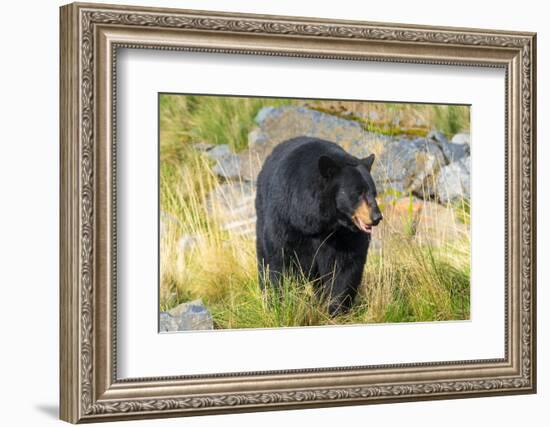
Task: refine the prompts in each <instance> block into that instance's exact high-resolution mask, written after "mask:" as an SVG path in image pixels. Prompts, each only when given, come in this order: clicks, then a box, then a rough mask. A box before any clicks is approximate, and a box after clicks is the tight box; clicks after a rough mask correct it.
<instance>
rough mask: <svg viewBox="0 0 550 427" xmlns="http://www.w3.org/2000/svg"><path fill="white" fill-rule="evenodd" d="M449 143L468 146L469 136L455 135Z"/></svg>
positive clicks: (467, 134) (466, 134)
mask: <svg viewBox="0 0 550 427" xmlns="http://www.w3.org/2000/svg"><path fill="white" fill-rule="evenodd" d="M451 142H452V143H453V144H468V145H470V134H469V133H465V132H462V133H457V134H456V135H455V136H453V138H452V139H451Z"/></svg>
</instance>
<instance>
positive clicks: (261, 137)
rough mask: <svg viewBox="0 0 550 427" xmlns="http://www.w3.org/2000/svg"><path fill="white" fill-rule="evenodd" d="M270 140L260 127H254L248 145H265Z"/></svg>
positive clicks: (249, 135) (249, 134)
mask: <svg viewBox="0 0 550 427" xmlns="http://www.w3.org/2000/svg"><path fill="white" fill-rule="evenodd" d="M268 142H269V138H268V136H267V135H266V134H265V133H263V132H262V130H261V129H260V128H254V129H252V130H251V131H250V132H249V133H248V146H249V147H253V146H255V145H264V144H267V143H268Z"/></svg>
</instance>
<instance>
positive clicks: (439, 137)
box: [426, 130, 449, 144]
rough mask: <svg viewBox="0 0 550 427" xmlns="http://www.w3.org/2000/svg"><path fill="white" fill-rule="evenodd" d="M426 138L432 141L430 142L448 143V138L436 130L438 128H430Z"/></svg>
mask: <svg viewBox="0 0 550 427" xmlns="http://www.w3.org/2000/svg"><path fill="white" fill-rule="evenodd" d="M426 139H427V140H429V141H432V142H435V143H437V144H441V143H445V144H446V143H448V142H449V140H448V139H447V137H446V136H445V134H444V133H443V132H441V131H438V130H432V131H430V132H429V133H428V135H427V136H426Z"/></svg>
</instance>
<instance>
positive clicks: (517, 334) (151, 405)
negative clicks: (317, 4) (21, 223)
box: [60, 3, 536, 423]
mask: <svg viewBox="0 0 550 427" xmlns="http://www.w3.org/2000/svg"><path fill="white" fill-rule="evenodd" d="M60 13H61V15H60V22H61V37H60V43H61V45H60V52H61V63H60V74H61V75H60V109H61V112H60V136H61V177H60V179H61V205H60V211H61V218H60V230H61V231H60V233H61V235H60V263H61V264H60V273H61V274H60V277H61V279H60V385H61V396H60V408H61V410H60V416H61V419H63V420H65V421H69V422H72V423H78V422H93V421H111V420H122V419H137V418H155V417H169V416H186V415H201V414H216V413H228V412H246V411H259V410H281V409H290V408H308V407H309V408H311V407H322V406H331V405H357V404H370V403H384V402H400V401H412V400H429V399H443V398H463V397H477V396H488V395H501V394H521V393H534V392H535V391H536V317H535V316H536V182H535V177H536V126H535V123H536V116H535V105H536V101H535V94H536V35H535V34H533V33H519V32H507V31H493V30H479V29H462V28H460V29H459V28H444V27H424V26H412V25H401V24H381V23H368V22H354V21H330V20H322V19H313V18H295V17H281V16H263V15H244V14H231V13H217V12H198V11H187V10H174V9H160V8H143V7H126V6H112V5H98V4H80V3H75V4H70V5H67V6H63V7H62V8H61V11H60ZM120 48H126V49H159V50H174V51H195V52H204V53H208V52H212V53H227V54H235V53H238V54H246V55H266V56H289V57H304V58H317V59H320V60H324V59H342V60H355V61H365V60H369V61H381V62H394V63H409V64H442V65H448V66H459V65H460V66H480V67H497V68H502V69H504V71H505V74H506V88H505V91H503V96H505V102H506V121H505V123H506V129H505V137H506V155H505V157H506V165H505V170H506V173H505V177H503V178H504V180H505V186H506V194H505V198H506V212H505V213H504V215H505V230H503V232H504V233H505V242H506V250H505V252H506V253H505V255H504V256H505V258H506V271H505V279H506V280H505V281H506V283H505V284H503V285H504V286H505V295H506V306H505V343H504V348H505V350H504V354H505V357H504V358H501V359H490V360H468V361H456V362H455V361H453V362H433V363H432V362H430V363H411V364H402V365H401V364H400V365H391V364H387V365H381V366H362V367H355V366H354V367H345V366H342V367H336V368H323V369H321V368H319V369H316V368H311V369H297V370H291V371H269V372H243V373H238V374H227V373H219V374H209V375H199V376H187V377H185V376H182V377H155V378H136V379H134V378H132V379H122V380H121V379H118V378H117V358H116V352H117V334H116V313H117V294H116V268H117V259H116V254H117V240H116V227H115V226H116V185H115V177H116V164H117V161H116V150H115V149H114V147H115V139H116V109H115V105H116V91H115V87H116V83H117V82H116V77H117V76H116V73H115V65H116V61H117V49H120Z"/></svg>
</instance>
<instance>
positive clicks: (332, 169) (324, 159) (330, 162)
mask: <svg viewBox="0 0 550 427" xmlns="http://www.w3.org/2000/svg"><path fill="white" fill-rule="evenodd" d="M340 168H341V166H340V165H339V164H338V163H337V162H336V160H334V159H333V158H331V157H329V156H321V157H319V172H321V175H322V176H323V177H324V178H332V177H333V176H334V175H336V174H337V173H338V171H340Z"/></svg>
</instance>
